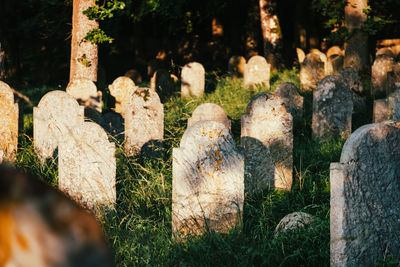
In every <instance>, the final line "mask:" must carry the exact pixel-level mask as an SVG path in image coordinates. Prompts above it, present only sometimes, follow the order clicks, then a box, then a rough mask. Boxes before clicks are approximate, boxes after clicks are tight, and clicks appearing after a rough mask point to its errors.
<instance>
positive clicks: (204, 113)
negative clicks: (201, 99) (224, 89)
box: [187, 103, 231, 129]
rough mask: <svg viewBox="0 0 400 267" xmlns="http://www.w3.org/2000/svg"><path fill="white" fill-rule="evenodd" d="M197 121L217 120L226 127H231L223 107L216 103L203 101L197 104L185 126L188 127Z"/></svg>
mask: <svg viewBox="0 0 400 267" xmlns="http://www.w3.org/2000/svg"><path fill="white" fill-rule="evenodd" d="M199 121H219V122H221V123H223V124H224V125H225V127H226V128H228V129H231V121H230V120H229V119H228V116H227V115H226V112H225V110H224V109H223V108H221V107H220V106H218V105H216V104H212V103H204V104H201V105H200V106H198V107H197V108H196V109H195V110H194V111H193V113H192V117H190V118H189V119H188V122H187V127H188V128H189V127H190V126H192V125H193V124H195V123H198V122H199Z"/></svg>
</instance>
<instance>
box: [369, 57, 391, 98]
mask: <svg viewBox="0 0 400 267" xmlns="http://www.w3.org/2000/svg"><path fill="white" fill-rule="evenodd" d="M393 64H394V62H393V58H392V57H389V56H386V55H381V56H378V57H377V58H376V59H375V61H374V64H373V65H372V69H371V83H372V95H373V96H387V95H389V94H390V93H391V92H392V90H393V89H394V88H392V87H393V84H392V83H391V79H390V76H391V72H392V70H393Z"/></svg>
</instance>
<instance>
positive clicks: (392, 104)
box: [387, 89, 400, 121]
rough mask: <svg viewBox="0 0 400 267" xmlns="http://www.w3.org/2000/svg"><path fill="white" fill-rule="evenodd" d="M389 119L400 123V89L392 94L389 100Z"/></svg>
mask: <svg viewBox="0 0 400 267" xmlns="http://www.w3.org/2000/svg"><path fill="white" fill-rule="evenodd" d="M387 103H388V106H389V119H391V120H396V121H400V89H397V90H396V91H394V92H393V93H391V94H390V95H389V96H388V98H387Z"/></svg>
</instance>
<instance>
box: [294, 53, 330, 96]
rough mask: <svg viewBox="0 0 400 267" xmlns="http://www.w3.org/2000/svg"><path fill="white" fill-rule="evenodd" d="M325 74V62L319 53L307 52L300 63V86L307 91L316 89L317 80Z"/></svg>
mask: <svg viewBox="0 0 400 267" xmlns="http://www.w3.org/2000/svg"><path fill="white" fill-rule="evenodd" d="M324 76H325V63H324V62H323V61H322V60H321V57H320V55H318V54H316V53H309V54H308V55H307V56H306V58H305V59H304V61H303V63H301V64H300V86H301V87H302V88H303V89H304V90H307V91H310V90H315V89H317V84H318V82H319V81H320V80H321V79H322V78H323V77H324Z"/></svg>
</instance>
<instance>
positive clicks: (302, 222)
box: [275, 212, 315, 237]
mask: <svg viewBox="0 0 400 267" xmlns="http://www.w3.org/2000/svg"><path fill="white" fill-rule="evenodd" d="M314 221H315V217H314V216H312V215H310V214H308V213H305V212H292V213H290V214H288V215H286V216H285V217H283V218H282V220H281V221H280V222H279V223H278V225H277V226H276V228H275V237H277V236H278V235H279V234H280V233H285V232H288V231H294V230H299V229H301V228H305V227H307V226H310V225H311V224H312V223H313V222H314Z"/></svg>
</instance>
